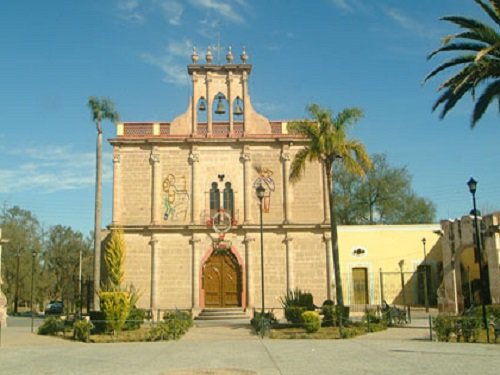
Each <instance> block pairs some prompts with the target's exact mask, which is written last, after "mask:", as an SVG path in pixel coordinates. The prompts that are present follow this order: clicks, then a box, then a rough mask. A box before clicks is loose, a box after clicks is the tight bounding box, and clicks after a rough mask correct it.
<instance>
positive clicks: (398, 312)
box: [381, 300, 408, 325]
mask: <svg viewBox="0 0 500 375" xmlns="http://www.w3.org/2000/svg"><path fill="white" fill-rule="evenodd" d="M381 310H382V314H383V316H384V317H386V319H387V321H388V323H389V325H403V324H408V319H407V318H406V310H404V309H400V308H397V307H396V306H390V305H389V304H388V303H387V302H386V301H385V300H384V301H383V303H382V309H381Z"/></svg>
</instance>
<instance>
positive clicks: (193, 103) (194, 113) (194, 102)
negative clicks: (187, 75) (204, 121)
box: [191, 72, 199, 137]
mask: <svg viewBox="0 0 500 375" xmlns="http://www.w3.org/2000/svg"><path fill="white" fill-rule="evenodd" d="M192 80H193V90H192V92H193V96H192V97H191V106H192V108H191V110H192V112H191V113H192V123H191V137H195V136H196V132H197V125H198V100H199V98H198V96H199V95H198V90H197V87H198V75H197V74H196V72H193V76H192Z"/></svg>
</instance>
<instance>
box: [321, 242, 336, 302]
mask: <svg viewBox="0 0 500 375" xmlns="http://www.w3.org/2000/svg"><path fill="white" fill-rule="evenodd" d="M323 241H324V242H325V251H326V298H327V299H330V300H333V295H332V282H333V280H334V271H333V261H332V238H331V236H330V233H325V234H323Z"/></svg>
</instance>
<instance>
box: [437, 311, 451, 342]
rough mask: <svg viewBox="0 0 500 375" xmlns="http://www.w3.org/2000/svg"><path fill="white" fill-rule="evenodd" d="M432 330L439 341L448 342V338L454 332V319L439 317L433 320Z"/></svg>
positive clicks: (444, 316)
mask: <svg viewBox="0 0 500 375" xmlns="http://www.w3.org/2000/svg"><path fill="white" fill-rule="evenodd" d="M433 323H434V330H435V331H436V335H437V338H438V340H439V341H446V342H447V341H450V336H451V334H452V333H453V332H456V324H455V317H452V316H448V315H439V316H437V317H435V318H434V320H433Z"/></svg>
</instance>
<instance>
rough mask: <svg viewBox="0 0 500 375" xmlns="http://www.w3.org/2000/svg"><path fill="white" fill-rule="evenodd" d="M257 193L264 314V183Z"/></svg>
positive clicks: (257, 188) (256, 190) (256, 189)
mask: <svg viewBox="0 0 500 375" xmlns="http://www.w3.org/2000/svg"><path fill="white" fill-rule="evenodd" d="M255 192H256V193H257V198H259V212H260V277H261V286H262V291H261V294H262V315H264V230H263V225H262V199H264V194H265V192H266V189H264V187H263V186H262V185H259V186H257V187H256V188H255Z"/></svg>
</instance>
